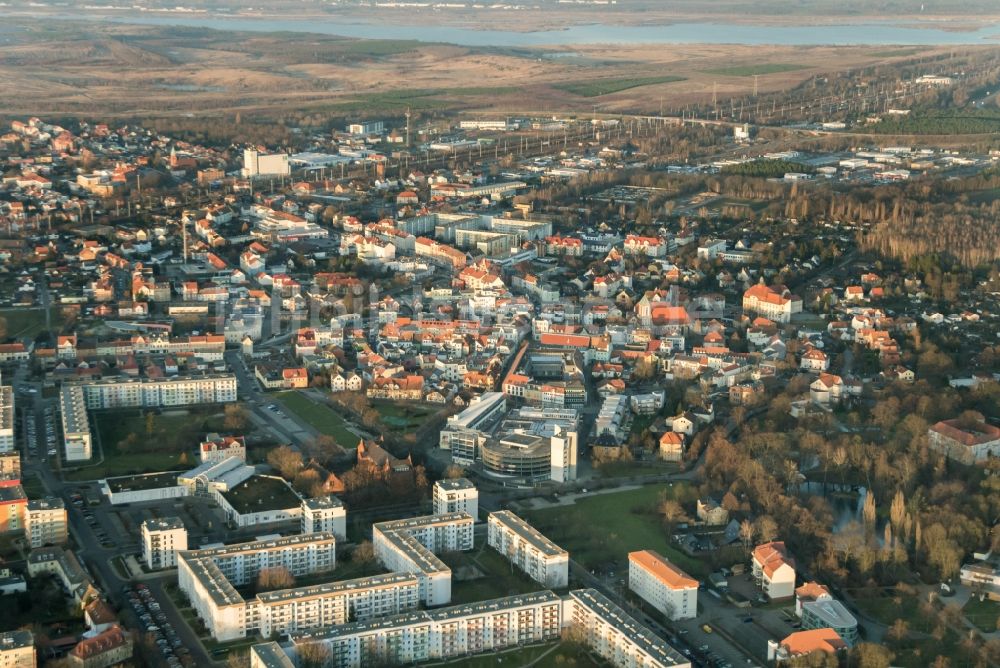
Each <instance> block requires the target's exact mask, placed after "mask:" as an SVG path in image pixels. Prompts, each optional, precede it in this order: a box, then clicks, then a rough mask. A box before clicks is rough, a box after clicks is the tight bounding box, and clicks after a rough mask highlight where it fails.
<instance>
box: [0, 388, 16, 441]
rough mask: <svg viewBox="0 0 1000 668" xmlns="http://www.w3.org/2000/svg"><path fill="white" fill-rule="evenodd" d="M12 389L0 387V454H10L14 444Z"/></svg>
mask: <svg viewBox="0 0 1000 668" xmlns="http://www.w3.org/2000/svg"><path fill="white" fill-rule="evenodd" d="M14 415H15V413H14V388H13V387H11V386H10V385H3V386H0V453H4V452H12V451H13V450H14V448H15V444H14Z"/></svg>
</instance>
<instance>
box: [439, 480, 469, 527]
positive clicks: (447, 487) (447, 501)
mask: <svg viewBox="0 0 1000 668" xmlns="http://www.w3.org/2000/svg"><path fill="white" fill-rule="evenodd" d="M432 497H433V502H434V514H435V515H447V514H448V513H468V514H469V515H472V519H473V520H475V519H477V518H478V517H479V490H478V489H476V486H475V485H473V484H472V481H470V480H469V479H468V478H452V479H449V480H438V481H437V482H436V483H434V490H433V493H432Z"/></svg>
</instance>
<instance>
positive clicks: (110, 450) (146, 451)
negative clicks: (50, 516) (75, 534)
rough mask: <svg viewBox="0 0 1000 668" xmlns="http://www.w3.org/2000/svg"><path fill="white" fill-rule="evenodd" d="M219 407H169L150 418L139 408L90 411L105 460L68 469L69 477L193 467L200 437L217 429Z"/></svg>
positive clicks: (100, 476) (70, 478)
mask: <svg viewBox="0 0 1000 668" xmlns="http://www.w3.org/2000/svg"><path fill="white" fill-rule="evenodd" d="M218 412H219V410H218V409H215V408H212V409H209V410H205V411H202V410H190V411H187V412H181V411H173V410H172V411H170V412H169V413H166V414H159V415H157V414H153V416H152V418H151V419H150V418H148V417H146V416H145V415H143V414H142V413H141V412H140V411H137V410H127V411H100V412H95V413H93V414H92V415H91V424H92V427H93V430H94V432H96V438H99V439H100V443H101V447H102V450H103V452H104V462H103V463H101V464H98V465H95V466H88V467H84V468H79V469H76V470H74V471H69V472H67V473H66V479H67V480H97V479H100V478H106V477H108V476H121V475H131V474H134V473H150V472H154V471H168V470H176V469H178V468H184V467H193V466H194V464H195V456H194V451H195V447H196V446H197V444H198V442H199V441H200V439H201V437H202V436H203V435H204V434H205V433H206V432H210V431H218V430H219V429H220V428H221V427H222V424H221V420H220V419H219V417H218V415H217V413H218Z"/></svg>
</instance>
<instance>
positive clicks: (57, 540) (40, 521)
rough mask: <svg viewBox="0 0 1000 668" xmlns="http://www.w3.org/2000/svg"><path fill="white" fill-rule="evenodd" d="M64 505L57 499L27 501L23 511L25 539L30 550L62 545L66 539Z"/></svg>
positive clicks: (66, 524)
mask: <svg viewBox="0 0 1000 668" xmlns="http://www.w3.org/2000/svg"><path fill="white" fill-rule="evenodd" d="M67 526H68V523H67V519H66V504H64V503H63V500H62V499H59V498H53V497H49V498H45V499H34V500H31V501H28V504H27V506H26V508H25V511H24V534H25V539H26V540H27V541H28V544H29V545H30V546H31V548H32V549H35V548H39V547H44V546H46V545H62V544H64V543H65V542H66V539H67V535H68V532H67Z"/></svg>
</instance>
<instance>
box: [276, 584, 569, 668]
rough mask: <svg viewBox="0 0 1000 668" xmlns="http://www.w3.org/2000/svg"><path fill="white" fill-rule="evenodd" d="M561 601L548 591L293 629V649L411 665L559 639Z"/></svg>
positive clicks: (338, 666) (334, 665)
mask: <svg viewBox="0 0 1000 668" xmlns="http://www.w3.org/2000/svg"><path fill="white" fill-rule="evenodd" d="M561 609H562V601H561V600H560V598H559V597H558V596H556V595H555V594H554V593H552V592H550V591H542V592H537V593H533V594H523V595H520V596H511V597H508V598H500V599H494V600H490V601H482V602H478V603H470V604H465V605H459V606H451V607H447V608H440V609H438V610H426V611H420V612H412V613H409V614H403V615H394V616H392V617H385V618H382V619H377V620H373V621H368V622H355V623H352V624H344V625H342V626H333V627H330V628H325V629H321V630H317V631H310V632H305V633H298V634H292V645H291V653H292V654H294V653H295V650H296V648H300V647H302V646H303V645H307V644H310V643H321V644H322V645H325V646H326V648H327V649H328V650H329V663H328V664H327V665H328V666H330V667H331V668H361V667H363V666H373V665H407V664H411V663H416V662H420V661H428V660H432V659H446V658H450V657H455V656H463V655H466V654H484V653H487V652H497V651H501V650H504V649H507V648H509V647H516V646H519V645H526V644H531V643H539V642H546V641H551V640H556V639H558V638H559V634H560V632H561V628H562V624H561V619H562V616H561V613H562V610H561Z"/></svg>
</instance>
